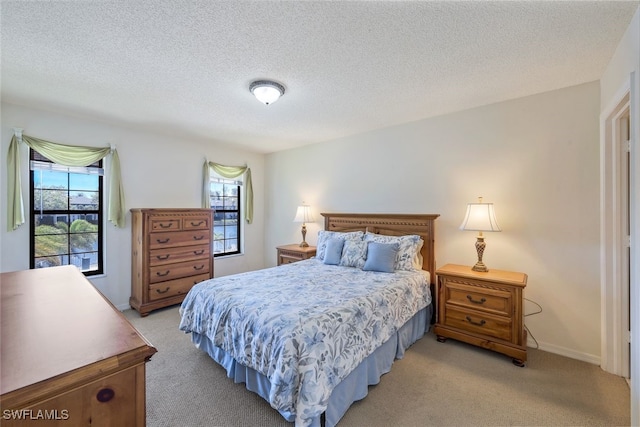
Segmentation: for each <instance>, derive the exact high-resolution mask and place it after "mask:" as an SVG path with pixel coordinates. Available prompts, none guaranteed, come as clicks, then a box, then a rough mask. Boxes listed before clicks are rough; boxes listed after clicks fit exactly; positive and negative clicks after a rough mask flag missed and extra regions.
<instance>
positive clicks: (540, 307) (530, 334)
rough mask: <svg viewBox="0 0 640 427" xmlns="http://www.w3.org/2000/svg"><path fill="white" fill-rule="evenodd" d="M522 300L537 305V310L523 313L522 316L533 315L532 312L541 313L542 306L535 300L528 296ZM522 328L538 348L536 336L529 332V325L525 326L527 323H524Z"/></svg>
mask: <svg viewBox="0 0 640 427" xmlns="http://www.w3.org/2000/svg"><path fill="white" fill-rule="evenodd" d="M524 300H525V301H529V302H530V303H532V304H535V305H537V306H538V311H534V312H533V313H529V314H525V315H524V317H527V316H533V315H534V314H540V313H542V306H541V305H540V304H538V303H537V302H535V301H532V300H530V299H529V298H524ZM524 328H525V329H526V330H527V334H528V335H529V336H531V338H532V339H533V341H534V342H535V343H536V346H535V348H536V349H539V348H540V344H538V340H536V337H534V336H533V334H532V333H531V331H530V330H529V327H527V325H526V324H525V325H524Z"/></svg>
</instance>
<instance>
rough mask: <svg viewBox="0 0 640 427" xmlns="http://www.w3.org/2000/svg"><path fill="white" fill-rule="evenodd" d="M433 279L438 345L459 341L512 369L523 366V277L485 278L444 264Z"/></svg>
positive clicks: (500, 274)
mask: <svg viewBox="0 0 640 427" xmlns="http://www.w3.org/2000/svg"><path fill="white" fill-rule="evenodd" d="M436 274H437V276H438V291H437V293H438V295H437V322H436V325H435V326H434V332H435V334H436V336H437V338H438V341H441V342H444V341H446V339H447V338H453V339H456V340H459V341H464V342H466V343H469V344H473V345H476V346H479V347H482V348H486V349H488V350H493V351H496V352H499V353H503V354H506V355H508V356H511V357H512V358H513V363H514V364H515V365H517V366H524V364H525V362H526V361H527V334H526V331H525V328H524V313H523V297H524V296H523V293H524V288H525V286H526V285H527V275H526V274H524V273H517V272H512V271H503V270H490V271H488V272H486V273H481V272H476V271H473V270H471V267H468V266H463V265H454V264H447V265H445V266H444V267H442V268H440V269H438V270H437V271H436Z"/></svg>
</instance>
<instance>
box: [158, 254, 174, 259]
mask: <svg viewBox="0 0 640 427" xmlns="http://www.w3.org/2000/svg"><path fill="white" fill-rule="evenodd" d="M170 256H171V255H156V258H158V259H159V260H165V259H169V257H170Z"/></svg>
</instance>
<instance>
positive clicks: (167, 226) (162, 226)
mask: <svg viewBox="0 0 640 427" xmlns="http://www.w3.org/2000/svg"><path fill="white" fill-rule="evenodd" d="M160 228H171V223H169V224H163V223H160Z"/></svg>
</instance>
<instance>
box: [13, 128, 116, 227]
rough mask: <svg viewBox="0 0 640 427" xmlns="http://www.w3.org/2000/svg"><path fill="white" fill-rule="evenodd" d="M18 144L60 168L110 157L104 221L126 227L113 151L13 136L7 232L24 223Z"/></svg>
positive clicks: (88, 163)
mask: <svg viewBox="0 0 640 427" xmlns="http://www.w3.org/2000/svg"><path fill="white" fill-rule="evenodd" d="M20 141H22V142H24V143H25V144H26V145H27V146H29V147H30V148H31V149H33V150H35V151H37V152H38V153H40V154H42V155H43V156H45V157H46V158H48V159H49V160H51V161H53V162H54V163H57V164H59V165H63V166H89V165H90V164H92V163H95V162H97V161H98V160H101V159H103V158H104V157H106V156H108V155H109V154H111V167H110V170H109V201H108V216H107V219H108V220H109V221H110V222H112V223H113V224H114V225H116V226H118V227H120V228H122V227H124V226H125V214H126V212H125V208H124V190H123V188H122V181H121V179H120V158H119V157H118V152H117V151H116V149H115V148H111V147H106V148H95V147H80V146H73V145H65V144H58V143H55V142H50V141H45V140H43V139H39V138H34V137H31V136H27V135H22V137H21V139H20V138H19V137H17V136H16V135H14V136H13V137H12V138H11V143H10V144H9V152H8V158H7V173H8V184H9V186H8V209H7V211H8V212H7V213H8V214H7V221H8V224H7V226H8V230H9V231H13V230H15V229H16V228H18V227H19V226H20V225H22V224H24V222H25V220H24V203H23V200H22V190H21V188H22V185H21V179H20V149H19V147H18V144H19V142H20Z"/></svg>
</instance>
